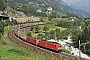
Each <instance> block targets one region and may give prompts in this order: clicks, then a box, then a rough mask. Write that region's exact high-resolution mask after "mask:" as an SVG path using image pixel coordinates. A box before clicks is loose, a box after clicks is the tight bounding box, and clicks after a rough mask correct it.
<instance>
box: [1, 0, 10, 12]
mask: <svg viewBox="0 0 90 60" xmlns="http://www.w3.org/2000/svg"><path fill="white" fill-rule="evenodd" d="M7 6H8V3H7V0H0V10H3V11H4V10H5V8H6V7H7Z"/></svg>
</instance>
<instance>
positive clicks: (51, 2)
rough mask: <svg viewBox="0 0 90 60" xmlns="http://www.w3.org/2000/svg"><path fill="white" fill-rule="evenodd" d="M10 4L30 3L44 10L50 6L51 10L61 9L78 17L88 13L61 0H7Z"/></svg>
mask: <svg viewBox="0 0 90 60" xmlns="http://www.w3.org/2000/svg"><path fill="white" fill-rule="evenodd" d="M8 2H9V3H10V4H11V5H17V6H22V5H23V4H25V5H32V7H35V9H42V10H46V9H47V8H48V7H50V6H51V7H52V9H53V10H57V11H61V12H64V13H74V14H76V15H78V16H80V17H88V16H90V14H89V13H87V12H84V11H82V10H75V9H73V8H70V7H69V6H67V5H66V4H65V3H64V2H63V1H62V0H8Z"/></svg>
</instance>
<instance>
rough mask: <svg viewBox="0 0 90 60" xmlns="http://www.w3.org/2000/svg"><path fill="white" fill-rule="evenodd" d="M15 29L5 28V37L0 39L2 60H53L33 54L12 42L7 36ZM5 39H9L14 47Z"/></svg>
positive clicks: (0, 59)
mask: <svg viewBox="0 0 90 60" xmlns="http://www.w3.org/2000/svg"><path fill="white" fill-rule="evenodd" d="M13 29H15V28H13V27H9V29H8V27H5V28H4V35H5V36H4V35H3V36H2V37H1V39H0V60H12V59H13V60H35V59H37V60H51V58H49V57H45V56H42V55H40V54H37V53H35V52H32V51H30V50H28V49H26V48H23V47H21V46H20V45H18V44H16V43H14V42H13V41H12V40H10V38H9V37H8V36H7V34H8V32H9V31H10V30H13ZM5 39H7V40H8V41H9V42H11V44H13V45H10V44H8V42H6V41H5Z"/></svg>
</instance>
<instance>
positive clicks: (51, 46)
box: [26, 37, 62, 52]
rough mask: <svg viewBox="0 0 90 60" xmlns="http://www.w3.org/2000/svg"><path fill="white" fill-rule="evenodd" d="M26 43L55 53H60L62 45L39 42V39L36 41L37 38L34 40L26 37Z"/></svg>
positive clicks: (45, 41)
mask: <svg viewBox="0 0 90 60" xmlns="http://www.w3.org/2000/svg"><path fill="white" fill-rule="evenodd" d="M26 41H28V42H30V43H32V44H35V45H38V46H41V47H44V48H47V49H50V50H53V51H56V52H61V51H62V45H61V44H59V43H57V42H50V41H47V40H41V39H38V38H36V39H35V38H32V37H26Z"/></svg>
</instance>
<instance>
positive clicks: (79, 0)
mask: <svg viewBox="0 0 90 60" xmlns="http://www.w3.org/2000/svg"><path fill="white" fill-rule="evenodd" d="M62 1H64V2H65V3H66V4H68V5H74V6H76V7H78V8H80V9H82V10H85V11H87V12H89V13H90V0H62Z"/></svg>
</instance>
